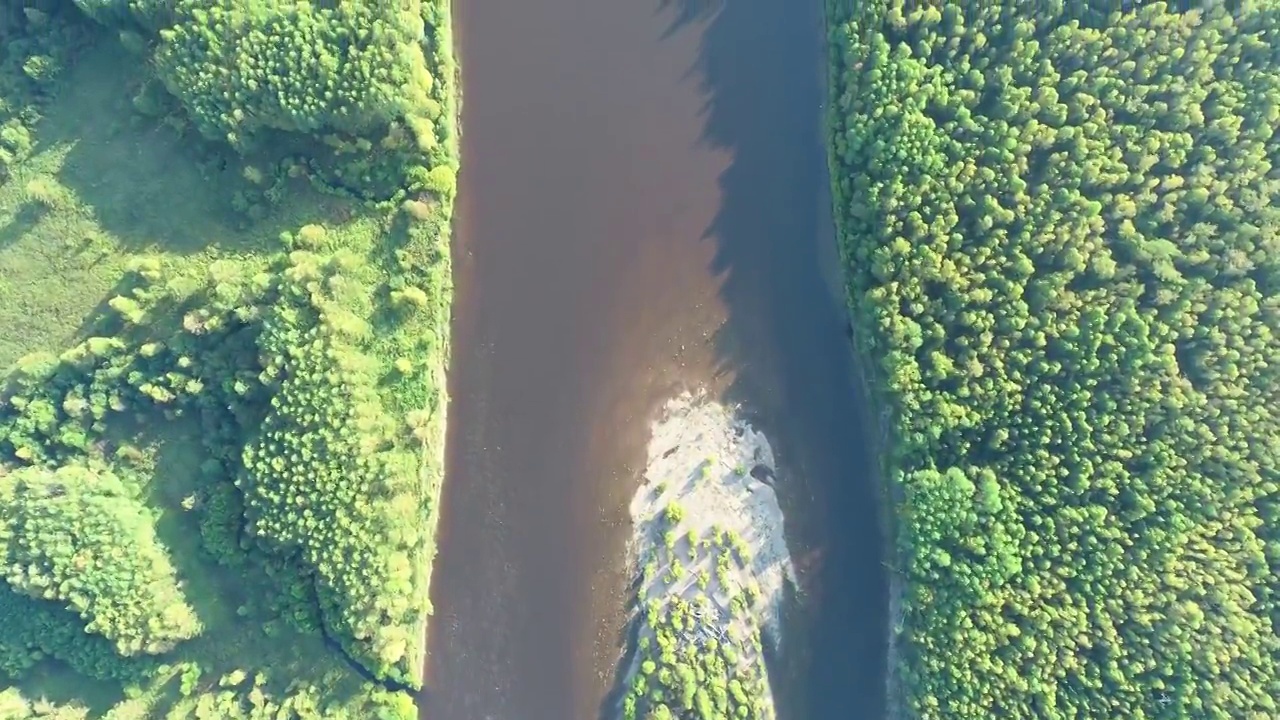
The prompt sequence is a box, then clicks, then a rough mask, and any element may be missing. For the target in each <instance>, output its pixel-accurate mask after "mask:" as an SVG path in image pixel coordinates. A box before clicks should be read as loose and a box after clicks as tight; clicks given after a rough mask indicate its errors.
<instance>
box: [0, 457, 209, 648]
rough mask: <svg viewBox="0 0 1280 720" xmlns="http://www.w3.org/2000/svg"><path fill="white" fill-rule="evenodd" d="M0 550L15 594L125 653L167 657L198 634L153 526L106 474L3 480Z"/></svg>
mask: <svg viewBox="0 0 1280 720" xmlns="http://www.w3.org/2000/svg"><path fill="white" fill-rule="evenodd" d="M0 547H3V548H4V550H5V563H6V570H5V576H4V580H5V582H7V583H8V584H9V587H10V588H12V589H13V590H16V591H18V592H20V593H23V594H26V595H29V596H31V597H34V598H40V599H45V600H55V601H58V602H60V603H65V604H66V606H67V607H68V608H69V609H71V610H73V611H74V612H76V613H77V614H79V615H80V616H81V617H82V618H83V619H84V621H85V623H86V624H85V630H86V631H88V632H91V633H97V634H99V635H102V636H104V637H106V638H107V639H109V640H111V641H112V642H114V643H115V646H116V649H117V650H118V652H119V653H120V654H121V655H126V656H127V655H134V654H138V653H150V654H155V653H160V652H164V651H165V650H168V649H170V648H172V647H173V646H174V644H176V643H178V642H180V641H182V640H186V639H188V638H191V637H193V636H195V635H196V634H197V633H198V632H199V631H200V623H199V621H198V620H197V619H196V616H195V613H194V612H193V611H192V609H191V607H190V606H188V605H187V603H186V601H185V600H184V599H183V596H182V590H181V588H180V587H179V586H178V581H177V577H176V573H175V572H174V569H173V566H172V565H171V564H170V562H169V558H168V556H167V555H166V553H165V550H164V548H163V547H161V545H160V544H159V542H158V541H157V540H156V536H155V529H154V526H153V525H152V520H151V518H150V517H149V516H148V514H147V513H146V511H145V510H144V509H143V508H142V506H141V505H140V504H139V503H138V501H137V500H135V499H134V498H131V497H130V496H129V494H128V491H127V490H126V488H125V487H124V485H123V484H122V483H121V482H120V480H119V479H117V478H116V477H115V476H114V475H112V474H110V473H106V472H94V471H91V470H88V469H86V468H83V467H76V466H67V467H63V468H60V469H58V470H57V471H55V472H50V471H47V470H44V469H41V468H34V467H32V468H23V469H20V470H16V471H14V472H11V473H8V474H7V475H4V476H3V477H0Z"/></svg>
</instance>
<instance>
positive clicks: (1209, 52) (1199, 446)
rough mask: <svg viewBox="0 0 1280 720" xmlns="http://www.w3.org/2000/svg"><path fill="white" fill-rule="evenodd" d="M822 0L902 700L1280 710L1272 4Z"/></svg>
mask: <svg viewBox="0 0 1280 720" xmlns="http://www.w3.org/2000/svg"><path fill="white" fill-rule="evenodd" d="M836 5H839V6H841V7H844V6H845V5H846V4H844V3H837V4H833V10H832V14H833V17H834V18H835V19H836V20H837V22H835V23H833V32H832V40H833V53H834V58H833V61H834V65H835V69H834V73H835V76H834V90H835V95H834V97H833V102H832V108H831V113H832V148H831V151H832V160H833V165H834V167H835V168H836V173H837V177H836V180H835V191H836V195H837V202H838V214H839V216H840V217H839V220H840V225H841V243H842V248H843V252H844V259H845V262H846V264H847V266H848V268H849V272H850V275H849V278H850V296H851V302H852V304H853V306H854V309H855V311H856V313H857V314H858V316H859V317H860V318H861V321H862V322H863V331H862V333H861V336H860V338H859V339H860V341H861V344H862V345H863V346H864V349H865V350H866V351H867V352H868V353H869V354H870V355H871V356H873V357H877V358H879V359H880V371H881V375H882V379H883V383H884V387H885V390H886V393H885V397H886V398H887V400H888V401H889V402H890V403H891V404H892V407H893V409H894V410H895V413H894V425H893V428H894V431H895V432H894V436H895V438H896V452H895V457H894V466H895V467H894V468H893V482H894V483H895V485H896V486H897V487H898V493H899V495H900V502H901V515H900V525H899V528H898V543H899V550H900V555H901V562H902V567H901V570H902V572H903V573H904V574H905V583H906V588H905V599H904V617H903V618H902V627H901V634H902V640H903V643H902V644H903V645H904V648H903V649H904V657H903V658H902V661H903V667H902V673H903V679H904V685H905V689H906V694H907V697H906V700H907V703H908V705H909V706H910V710H911V711H913V713H914V714H917V715H918V716H920V717H923V718H947V719H948V720H954V719H957V718H986V717H992V716H1001V717H1045V718H1048V717H1062V718H1074V717H1117V718H1118V717H1125V718H1144V717H1145V718H1156V717H1164V718H1173V717H1199V718H1224V719H1225V718H1274V717H1277V716H1280V704H1278V702H1280V701H1278V700H1277V698H1280V642H1278V641H1277V633H1276V629H1277V627H1278V626H1277V623H1278V622H1280V604H1278V603H1277V600H1278V597H1277V592H1278V591H1280V583H1278V582H1277V580H1276V578H1277V577H1278V575H1277V573H1278V572H1280V503H1278V502H1277V499H1278V490H1280V474H1278V473H1277V470H1276V463H1277V459H1280V414H1278V413H1277V407H1280V366H1277V364H1276V358H1280V224H1278V223H1277V219H1278V216H1277V213H1278V212H1280V211H1278V210H1277V209H1276V206H1275V203H1276V200H1277V199H1280V198H1278V197H1277V195H1278V193H1280V167H1278V166H1277V162H1278V161H1280V136H1278V135H1277V134H1276V130H1277V127H1278V125H1280V63H1278V62H1277V61H1280V37H1278V36H1277V30H1280V6H1277V5H1276V4H1275V3H1271V2H1243V3H1239V7H1238V8H1236V9H1235V10H1233V11H1228V10H1226V9H1224V8H1223V6H1221V5H1219V4H1214V3H1211V4H1209V5H1208V7H1206V8H1204V9H1195V10H1190V11H1186V12H1179V11H1176V10H1175V9H1173V8H1171V7H1169V6H1167V5H1165V4H1163V3H1158V2H1157V3H1149V4H1144V5H1142V6H1141V7H1140V8H1138V9H1136V10H1132V11H1128V12H1112V13H1110V14H1109V15H1108V14H1107V13H1106V12H1101V11H1096V10H1095V11H1091V12H1082V4H1081V3H1065V4H1064V3H1063V2H1061V0H1059V2H1056V3H1054V2H1050V3H1027V4H1025V6H1024V5H1022V4H1009V3H980V4H972V3H966V4H961V3H955V4H941V5H937V4H928V3H910V2H902V1H901V0H878V1H875V2H860V3H857V4H855V5H854V6H853V9H849V10H842V9H835V6H836ZM1097 5H1098V7H1103V5H1104V4H1102V3H1099V4H1097Z"/></svg>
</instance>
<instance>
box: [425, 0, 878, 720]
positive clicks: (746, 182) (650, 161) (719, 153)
mask: <svg viewBox="0 0 1280 720" xmlns="http://www.w3.org/2000/svg"><path fill="white" fill-rule="evenodd" d="M454 13H455V18H454V20H455V37H456V40H457V45H458V48H459V51H460V62H461V66H462V92H463V102H462V159H463V172H462V175H461V177H460V186H459V202H458V207H457V225H456V233H455V234H456V238H455V241H454V242H455V246H454V257H455V260H454V267H455V284H456V289H457V296H456V301H455V306H454V325H453V344H454V345H453V348H454V349H453V358H452V364H451V374H450V381H449V385H450V394H451V404H450V410H449V440H448V450H447V461H446V477H447V481H446V486H445V492H444V500H443V518H442V523H441V529H440V552H439V556H438V558H437V562H436V570H435V573H436V574H435V578H434V580H433V584H432V588H433V594H434V597H433V602H434V605H435V616H434V618H433V620H432V624H431V635H430V642H429V653H430V660H429V663H428V671H427V677H426V685H427V690H426V691H425V692H424V699H423V707H424V709H423V717H424V718H430V720H596V718H600V717H601V715H602V709H603V708H605V707H606V697H607V695H608V693H609V692H610V690H611V688H612V684H613V682H614V677H615V672H616V671H617V665H618V661H619V655H620V650H621V644H622V642H623V632H624V627H623V624H624V621H625V610H626V605H627V600H628V598H627V585H628V581H629V578H628V576H627V568H626V565H625V557H626V547H625V541H626V539H627V538H628V537H629V535H630V528H629V518H628V515H627V502H628V500H629V498H630V495H631V492H632V490H633V489H634V487H635V486H636V483H637V481H638V478H639V474H640V472H641V471H642V468H643V465H644V462H645V444H646V442H647V440H648V430H649V422H650V420H651V419H652V418H653V416H654V414H655V412H656V411H657V409H658V407H659V406H660V405H661V403H662V402H663V401H664V400H665V399H666V398H667V397H668V396H670V395H671V394H672V393H673V392H675V391H676V390H678V389H681V388H693V387H706V388H709V389H710V390H711V391H712V392H714V393H716V394H720V395H722V396H724V397H726V398H728V399H729V400H731V401H735V402H740V403H741V404H742V406H743V408H744V409H745V410H746V411H747V412H748V413H749V414H750V415H751V416H752V417H753V418H754V419H755V421H756V422H757V424H758V425H759V426H760V427H762V428H763V429H764V430H765V431H766V432H767V433H768V434H769V435H770V437H771V440H772V441H773V443H774V445H775V447H776V448H777V450H778V460H779V465H780V473H779V476H780V477H781V478H782V479H783V480H784V487H782V488H781V491H782V492H781V499H782V501H783V505H784V510H786V511H787V512H788V530H789V535H790V536H791V537H790V544H791V546H792V549H793V555H794V556H795V557H796V558H797V559H798V560H799V561H800V562H801V563H802V565H803V566H804V567H807V568H811V569H810V570H809V572H807V573H805V578H804V582H803V585H804V586H805V588H806V590H805V595H804V600H803V602H802V603H800V604H799V605H797V607H798V608H800V609H798V610H796V611H794V612H791V613H789V615H788V618H789V619H788V621H787V626H788V628H789V630H788V638H790V639H791V640H792V641H789V642H788V643H787V645H786V647H787V650H786V651H785V652H784V656H785V657H784V659H783V660H782V661H781V662H780V666H779V671H778V677H779V684H780V685H781V686H782V687H781V688H780V702H781V708H782V712H781V715H782V717H783V718H784V720H798V719H799V718H815V719H821V720H826V719H827V718H834V717H842V718H880V717H882V716H883V705H884V698H883V695H884V681H885V680H884V668H885V642H884V640H885V633H886V589H885V583H886V577H885V570H884V566H883V565H882V563H881V559H882V555H883V551H884V548H883V542H882V540H881V532H880V530H879V525H878V522H877V507H878V500H877V490H876V484H875V482H874V481H873V476H874V466H875V463H874V458H873V457H872V456H871V454H870V453H869V452H868V450H867V447H868V445H867V443H866V442H865V441H864V438H865V437H866V433H865V432H864V427H865V426H866V423H865V422H864V419H863V415H864V414H865V413H863V412H862V411H861V405H860V400H859V398H858V396H857V391H856V389H855V387H856V384H855V382H854V380H853V378H854V368H853V367H852V357H851V354H850V350H849V345H848V338H847V336H846V332H845V327H846V320H845V315H844V311H843V309H842V305H841V303H840V302H839V299H838V297H837V295H838V293H836V292H834V291H833V287H832V285H833V281H832V280H831V278H830V273H831V270H832V265H833V262H832V255H833V254H834V249H833V242H834V241H833V239H832V233H833V231H832V228H831V224H830V208H829V207H828V200H827V187H826V183H827V180H826V169H825V154H824V151H823V148H822V137H821V112H822V110H821V107H820V106H821V103H822V102H823V90H822V85H823V71H822V66H823V62H824V55H823V47H822V27H821V8H820V2H819V0H809V2H804V1H799V2H798V1H797V0H728V1H727V2H722V1H720V0H716V1H714V2H713V1H708V2H702V1H701V0H540V1H539V2H529V1H528V0H465V1H460V2H457V3H455V10H454Z"/></svg>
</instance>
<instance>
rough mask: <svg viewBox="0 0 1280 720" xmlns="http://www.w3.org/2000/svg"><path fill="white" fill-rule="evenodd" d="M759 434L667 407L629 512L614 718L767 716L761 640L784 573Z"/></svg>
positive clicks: (787, 567)
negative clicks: (630, 598) (632, 618)
mask: <svg viewBox="0 0 1280 720" xmlns="http://www.w3.org/2000/svg"><path fill="white" fill-rule="evenodd" d="M748 468H764V469H767V471H768V473H769V474H770V475H771V474H772V473H773V454H772V451H771V450H770V448H769V444H768V442H767V441H766V440H765V438H764V437H763V435H760V434H759V433H756V432H755V431H754V430H752V429H751V428H750V427H749V426H748V425H747V424H746V423H745V422H743V421H741V420H740V419H738V418H736V417H735V416H734V415H733V413H732V412H731V411H729V410H728V409H726V408H724V407H721V406H720V405H718V404H715V403H713V402H710V401H707V400H705V399H704V398H700V397H699V398H694V397H692V396H682V397H680V398H677V399H675V400H673V401H671V402H670V403H668V405H667V407H666V409H665V413H664V417H663V419H662V420H661V421H659V422H658V423H657V424H656V425H655V426H654V434H653V438H652V440H651V441H650V444H649V467H648V469H647V471H646V473H645V483H644V484H643V485H642V486H641V487H640V489H639V490H638V491H637V494H636V496H635V498H634V499H633V500H632V504H631V515H632V520H633V522H634V523H635V538H634V541H633V547H632V549H633V552H635V553H636V559H637V564H638V568H637V572H638V575H639V588H640V589H639V594H638V597H637V606H636V614H637V618H636V623H637V634H636V645H635V647H634V648H632V657H631V660H630V665H629V667H628V669H627V675H626V683H627V687H626V694H625V695H624V696H623V699H622V708H621V714H622V717H623V718H625V719H626V720H634V719H636V718H641V719H643V720H650V719H658V718H701V719H702V720H713V719H719V718H754V719H763V718H773V717H774V716H775V713H774V707H773V692H772V690H771V688H770V686H769V679H768V673H767V669H766V667H765V644H764V642H765V640H767V639H769V638H772V640H773V646H776V644H777V641H778V640H779V639H780V634H779V612H780V608H781V602H782V594H783V592H784V589H785V588H786V587H787V586H789V585H794V582H795V579H794V571H793V570H792V567H791V561H790V556H789V555H788V553H787V547H786V541H785V538H784V536H783V523H782V512H781V510H780V509H779V507H778V503H777V498H776V496H775V495H774V492H773V489H772V488H771V487H769V486H768V485H766V484H764V483H763V482H761V481H760V480H758V479H756V478H755V477H753V476H752V475H751V473H750V472H749V471H748Z"/></svg>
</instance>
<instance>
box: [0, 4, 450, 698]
mask: <svg viewBox="0 0 1280 720" xmlns="http://www.w3.org/2000/svg"><path fill="white" fill-rule="evenodd" d="M449 13H450V8H449V4H448V2H447V0H421V1H420V0H405V1H404V2H396V3H345V2H343V3H328V2H315V3H307V2H300V3H278V2H272V1H271V0H74V2H73V1H72V0H0V308H3V309H0V366H4V367H6V368H9V369H8V370H7V373H6V375H5V377H4V378H3V379H2V380H0V553H3V554H4V557H5V559H6V560H5V562H4V564H3V566H2V567H0V574H2V575H3V582H2V583H0V618H3V622H2V623H0V718H5V719H6V720H7V719H9V718H14V719H19V718H26V717H45V718H64V719H65V718H84V717H102V718H109V719H111V720H129V719H139V718H184V719H185V718H208V719H210V720H212V719H223V718H246V719H247V718H263V719H265V718H273V719H286V718H296V719H297V720H305V719H306V718H321V717H342V718H353V719H356V720H358V719H360V718H378V719H380V720H390V719H391V718H402V719H403V718H411V717H416V715H417V709H416V707H415V695H414V693H415V691H416V690H417V689H418V688H420V686H421V678H422V665H423V659H424V654H425V641H426V634H425V633H426V627H427V619H428V616H429V615H430V612H431V607H430V602H429V600H428V583H429V579H430V572H431V561H432V558H433V556H434V553H435V546H434V540H433V535H434V528H435V525H436V505H437V502H438V497H439V492H440V485H441V475H442V458H441V452H442V449H443V439H444V436H443V429H444V412H445V404H446V403H445V397H444V393H445V385H444V365H445V362H446V360H447V357H448V349H449V338H448V321H449V302H450V297H451V294H452V288H451V287H450V283H451V279H450V266H449V253H448V246H449V225H450V219H451V215H452V205H453V199H454V194H455V192H456V190H455V178H456V173H457V169H458V158H457V138H456V131H455V124H456V97H455V85H456V78H455V75H456V68H455V65H454V60H453V49H452V41H451V35H450V28H449V17H450V16H449Z"/></svg>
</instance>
